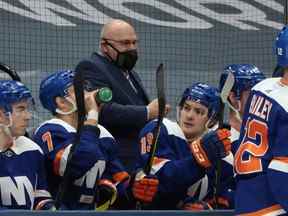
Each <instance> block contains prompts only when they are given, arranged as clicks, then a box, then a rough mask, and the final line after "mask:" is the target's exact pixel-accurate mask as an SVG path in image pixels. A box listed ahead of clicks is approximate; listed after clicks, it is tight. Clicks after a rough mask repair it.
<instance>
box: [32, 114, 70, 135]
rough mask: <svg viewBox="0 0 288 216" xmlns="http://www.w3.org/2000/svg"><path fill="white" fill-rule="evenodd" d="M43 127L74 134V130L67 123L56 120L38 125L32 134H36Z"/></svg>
mask: <svg viewBox="0 0 288 216" xmlns="http://www.w3.org/2000/svg"><path fill="white" fill-rule="evenodd" d="M53 126H54V127H53ZM45 127H48V128H49V129H55V128H61V129H65V130H66V131H67V132H68V133H76V129H75V128H74V127H72V126H71V125H69V124H68V123H67V122H65V121H63V120H61V119H58V118H52V119H50V120H47V121H45V122H43V123H42V124H40V126H39V127H38V128H37V129H36V130H35V132H34V134H37V132H38V131H39V130H41V129H43V128H45Z"/></svg>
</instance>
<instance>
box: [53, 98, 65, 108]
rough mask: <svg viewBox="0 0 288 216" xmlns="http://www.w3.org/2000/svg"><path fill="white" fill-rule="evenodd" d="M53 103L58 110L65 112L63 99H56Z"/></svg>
mask: <svg viewBox="0 0 288 216" xmlns="http://www.w3.org/2000/svg"><path fill="white" fill-rule="evenodd" d="M55 103H56V106H57V108H58V109H60V110H65V108H66V106H67V105H66V101H65V98H63V97H56V98H55Z"/></svg>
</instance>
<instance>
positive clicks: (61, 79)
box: [39, 70, 75, 114]
mask: <svg viewBox="0 0 288 216" xmlns="http://www.w3.org/2000/svg"><path fill="white" fill-rule="evenodd" d="M74 75H75V73H74V72H73V71H71V70H62V71H57V72H55V73H53V74H51V75H49V76H48V77H46V78H44V79H43V80H42V82H41V84H40V90H39V99H40V101H41V104H42V106H43V107H44V108H45V109H47V110H49V111H50V112H51V113H53V114H54V113H56V109H57V106H56V101H55V98H56V97H65V96H67V94H68V91H67V90H68V88H69V87H70V86H71V85H72V84H73V78H74Z"/></svg>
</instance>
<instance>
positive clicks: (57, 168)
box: [33, 70, 129, 209]
mask: <svg viewBox="0 0 288 216" xmlns="http://www.w3.org/2000/svg"><path fill="white" fill-rule="evenodd" d="M73 78H74V72H72V71H70V70H66V71H59V72H56V73H53V74H51V75H50V76H48V77H46V78H45V79H44V80H42V82H41V85H40V101H41V103H42V105H43V107H44V108H46V109H47V110H49V111H50V112H51V113H52V114H53V115H54V117H53V118H52V119H50V120H48V121H45V122H44V123H42V124H41V125H40V126H39V128H37V130H36V131H35V134H34V137H33V139H34V141H35V142H37V143H38V144H39V146H40V147H41V149H42V150H43V152H44V154H45V157H46V167H47V172H48V174H49V175H48V176H49V178H48V186H49V190H50V191H51V193H52V196H53V197H56V195H57V192H58V187H59V184H60V182H61V180H62V176H63V174H64V171H65V168H66V165H67V157H68V154H69V152H70V148H71V144H72V143H73V140H74V138H75V135H76V128H77V107H76V102H75V95H74V88H73V85H72V83H73ZM94 95H95V91H93V92H85V105H86V109H87V117H86V120H85V122H84V126H83V128H82V129H81V135H80V136H81V137H80V138H81V139H80V144H79V145H78V147H77V148H76V149H75V152H74V154H73V160H72V161H71V166H70V167H71V170H72V171H71V178H72V179H71V182H73V184H71V186H70V187H69V191H70V192H71V193H68V195H67V196H66V197H64V199H63V205H62V206H61V208H62V209H94V208H95V202H97V200H95V194H96V191H95V190H96V188H97V187H96V186H95V185H96V183H97V182H100V183H101V184H102V183H103V181H102V182H101V181H100V178H101V177H102V178H103V177H104V176H105V175H111V176H112V180H113V181H114V183H115V182H121V181H123V180H125V179H126V178H128V177H129V176H128V174H127V173H126V172H125V171H124V169H123V167H122V165H121V164H120V163H119V162H118V160H117V158H116V151H117V146H116V143H115V140H114V139H113V137H112V136H111V134H110V133H109V132H108V131H107V130H106V129H105V128H104V127H102V126H101V125H98V112H99V106H98V105H97V103H96V102H95V99H94ZM109 172H111V173H109ZM105 182H106V183H108V184H107V185H106V186H108V187H110V191H114V192H113V194H111V195H113V196H115V194H116V188H115V186H113V184H111V183H112V182H110V183H109V181H108V180H106V181H104V183H105ZM111 199H113V200H114V198H111ZM98 202H100V200H99V201H98ZM101 202H102V201H101ZM111 204H112V203H111Z"/></svg>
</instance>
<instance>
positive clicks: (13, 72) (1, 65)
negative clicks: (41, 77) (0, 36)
mask: <svg viewBox="0 0 288 216" xmlns="http://www.w3.org/2000/svg"><path fill="white" fill-rule="evenodd" d="M0 70H1V71H3V72H5V73H6V74H8V75H9V76H10V77H11V79H12V80H15V81H19V82H21V79H20V76H19V75H18V74H17V72H16V70H14V69H12V68H11V67H10V66H8V65H6V64H4V63H1V62H0Z"/></svg>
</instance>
